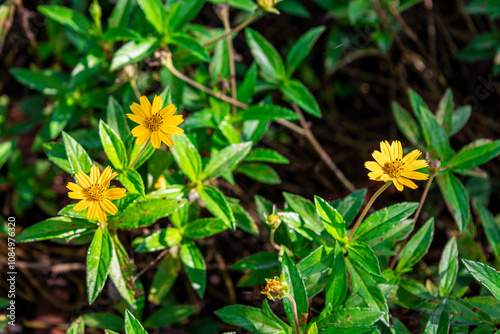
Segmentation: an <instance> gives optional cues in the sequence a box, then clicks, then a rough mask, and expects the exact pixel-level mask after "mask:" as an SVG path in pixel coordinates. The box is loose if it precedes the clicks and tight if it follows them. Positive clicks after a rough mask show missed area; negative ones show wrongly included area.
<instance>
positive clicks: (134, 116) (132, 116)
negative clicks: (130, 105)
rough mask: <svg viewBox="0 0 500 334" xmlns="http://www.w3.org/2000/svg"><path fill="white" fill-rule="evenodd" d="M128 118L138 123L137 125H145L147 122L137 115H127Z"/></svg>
mask: <svg viewBox="0 0 500 334" xmlns="http://www.w3.org/2000/svg"><path fill="white" fill-rule="evenodd" d="M127 117H128V118H130V119H131V120H133V121H134V122H136V123H137V124H143V123H144V121H145V120H146V119H145V118H144V117H142V116H138V115H135V114H127Z"/></svg>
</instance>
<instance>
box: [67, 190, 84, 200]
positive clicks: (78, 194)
mask: <svg viewBox="0 0 500 334" xmlns="http://www.w3.org/2000/svg"><path fill="white" fill-rule="evenodd" d="M68 197H69V198H71V199H83V198H84V197H83V194H82V192H81V191H79V192H69V193H68Z"/></svg>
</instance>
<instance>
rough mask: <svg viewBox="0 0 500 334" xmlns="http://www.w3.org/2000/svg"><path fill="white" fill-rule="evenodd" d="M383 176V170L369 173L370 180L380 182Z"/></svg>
mask: <svg viewBox="0 0 500 334" xmlns="http://www.w3.org/2000/svg"><path fill="white" fill-rule="evenodd" d="M382 174H383V172H382V171H381V170H380V171H374V172H370V173H368V177H369V178H370V180H374V181H380V177H381V176H382Z"/></svg>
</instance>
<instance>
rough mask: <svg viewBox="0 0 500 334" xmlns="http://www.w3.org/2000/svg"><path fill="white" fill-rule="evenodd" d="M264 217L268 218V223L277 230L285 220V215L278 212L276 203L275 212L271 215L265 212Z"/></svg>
mask: <svg viewBox="0 0 500 334" xmlns="http://www.w3.org/2000/svg"><path fill="white" fill-rule="evenodd" d="M264 217H265V218H266V224H267V225H269V227H270V228H271V229H273V230H276V229H277V228H278V227H279V226H280V225H281V222H282V221H283V217H282V216H279V215H278V214H277V213H276V205H273V213H271V214H270V215H267V214H266V213H264Z"/></svg>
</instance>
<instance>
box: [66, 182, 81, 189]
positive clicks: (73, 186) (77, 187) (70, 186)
mask: <svg viewBox="0 0 500 334" xmlns="http://www.w3.org/2000/svg"><path fill="white" fill-rule="evenodd" d="M66 188H68V189H69V190H71V191H82V190H83V188H82V186H81V185H79V184H76V183H73V182H68V184H67V185H66Z"/></svg>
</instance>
